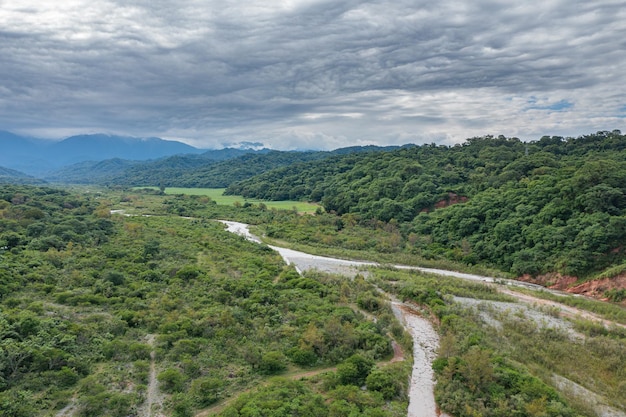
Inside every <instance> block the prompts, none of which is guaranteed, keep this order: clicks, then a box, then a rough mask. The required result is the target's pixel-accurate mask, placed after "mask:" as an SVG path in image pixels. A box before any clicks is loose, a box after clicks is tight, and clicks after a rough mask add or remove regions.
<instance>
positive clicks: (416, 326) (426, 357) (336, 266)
mask: <svg viewBox="0 0 626 417" xmlns="http://www.w3.org/2000/svg"><path fill="white" fill-rule="evenodd" d="M222 223H224V224H225V225H226V226H227V230H228V231H229V232H232V233H236V234H238V235H240V236H243V237H245V238H246V239H248V240H250V241H252V242H255V243H259V244H262V242H261V240H260V239H259V238H258V237H256V236H254V235H253V234H251V233H250V230H249V228H248V225H247V224H244V223H238V222H231V221H222ZM269 247H270V248H272V249H273V250H275V251H276V252H278V253H279V254H280V255H281V256H282V258H283V260H284V261H285V263H287V264H288V265H293V266H294V267H295V268H296V270H297V271H298V273H302V272H303V271H306V270H310V269H315V270H318V271H323V272H328V273H333V274H341V275H345V276H348V277H352V278H354V276H355V275H356V274H358V273H363V271H362V270H361V269H362V267H364V266H376V265H378V264H376V263H374V262H358V261H348V260H345V259H337V258H329V257H325V256H316V255H310V254H308V253H304V252H299V251H295V250H291V249H286V248H281V247H278V246H271V245H269ZM388 296H389V295H388ZM389 298H390V300H391V306H392V309H393V312H394V314H395V316H396V317H397V318H398V320H400V322H401V323H402V324H403V325H404V327H405V328H406V330H407V331H408V332H409V333H410V334H411V336H412V337H413V360H414V361H413V372H412V376H411V385H410V388H409V408H408V413H407V416H408V417H439V416H445V414H440V413H439V411H438V410H437V406H436V404H435V397H434V394H433V389H434V384H435V383H434V375H433V370H432V366H431V364H432V361H433V360H434V359H435V358H436V356H437V355H436V353H437V348H438V346H439V337H438V335H437V332H436V331H435V329H434V328H433V326H432V325H431V323H430V322H429V321H428V320H426V319H425V318H423V317H421V316H420V315H418V314H417V313H415V312H413V311H412V309H411V307H410V306H407V305H405V304H403V303H402V302H400V301H399V300H397V299H395V298H393V297H391V296H389Z"/></svg>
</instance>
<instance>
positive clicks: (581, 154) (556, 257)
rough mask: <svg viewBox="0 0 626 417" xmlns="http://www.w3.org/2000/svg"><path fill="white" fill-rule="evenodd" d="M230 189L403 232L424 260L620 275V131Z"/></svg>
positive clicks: (334, 166)
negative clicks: (317, 206) (311, 205)
mask: <svg viewBox="0 0 626 417" xmlns="http://www.w3.org/2000/svg"><path fill="white" fill-rule="evenodd" d="M227 192H229V193H232V194H242V195H244V196H246V197H256V198H266V199H283V198H287V197H288V198H291V199H307V200H312V201H319V202H321V203H322V204H323V206H324V207H325V209H326V210H327V211H330V212H335V213H337V214H338V215H342V216H344V218H348V219H349V221H351V222H353V221H355V220H356V221H360V222H362V223H365V222H368V221H370V220H371V219H376V220H379V221H383V222H391V223H394V224H400V225H401V229H402V231H403V233H404V236H405V238H407V239H409V240H412V242H413V243H412V245H413V246H414V250H415V251H417V252H419V253H420V254H421V255H423V256H441V255H443V256H446V257H449V258H453V259H456V260H460V261H463V262H467V263H481V264H490V265H493V266H495V267H497V268H499V269H502V270H505V271H510V272H512V273H514V274H516V275H523V274H531V275H539V274H544V273H548V272H559V273H561V274H566V275H576V276H585V275H589V274H591V273H593V272H597V271H600V270H603V269H605V268H607V267H609V266H612V265H617V266H616V268H617V270H618V271H621V269H623V270H626V264H625V265H623V268H622V267H621V266H620V265H621V264H622V262H624V260H625V259H626V258H625V252H624V242H626V195H625V193H626V136H624V135H622V134H621V132H620V131H612V132H608V131H604V132H598V133H596V134H591V135H585V136H581V137H578V138H562V137H547V136H546V137H542V138H541V139H539V140H537V141H533V142H529V143H524V142H521V141H520V140H519V139H516V138H506V137H503V136H499V137H492V136H487V137H480V138H472V139H468V140H467V141H466V142H465V143H463V144H461V145H455V146H451V147H448V146H438V145H423V146H417V147H412V148H403V149H398V150H394V151H389V152H382V153H370V154H351V155H345V156H335V157H333V158H329V159H325V160H321V161H315V162H309V163H302V164H298V165H294V166H289V167H283V168H280V169H277V170H272V171H268V172H266V173H264V174H262V175H259V176H256V177H253V178H250V179H247V180H245V181H241V182H239V183H237V184H234V185H231V186H230V187H229V188H228V190H227ZM457 203H462V204H457ZM620 268H621V269H620Z"/></svg>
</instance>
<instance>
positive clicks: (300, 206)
mask: <svg viewBox="0 0 626 417" xmlns="http://www.w3.org/2000/svg"><path fill="white" fill-rule="evenodd" d="M224 190H225V188H178V187H171V188H166V189H165V194H187V195H202V196H207V197H209V198H210V199H211V200H213V201H215V202H216V203H217V204H222V205H233V204H236V203H237V202H238V203H239V204H245V203H249V204H257V205H258V204H261V203H262V204H265V205H266V206H267V208H270V209H271V208H275V209H277V210H294V209H295V210H296V211H298V213H315V210H317V208H318V207H319V205H317V204H313V203H307V202H304V201H290V200H286V201H266V200H258V199H255V198H244V197H242V196H240V195H224Z"/></svg>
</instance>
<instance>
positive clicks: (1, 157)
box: [0, 131, 206, 176]
mask: <svg viewBox="0 0 626 417" xmlns="http://www.w3.org/2000/svg"><path fill="white" fill-rule="evenodd" d="M203 152H206V149H198V148H195V147H193V146H190V145H187V144H184V143H182V142H176V141H168V140H163V139H159V138H135V137H127V136H113V135H106V134H95V135H79V136H72V137H69V138H67V139H64V140H61V141H49V140H42V139H36V138H28V137H24V136H19V135H16V134H14V133H11V132H6V131H0V166H1V167H5V168H10V169H14V170H18V171H21V172H24V173H27V174H30V175H35V176H42V175H43V174H44V173H47V172H50V171H54V170H57V169H59V168H61V167H64V166H67V165H71V164H75V163H79V162H84V161H103V160H106V159H113V158H120V159H124V160H133V161H145V160H150V159H158V158H163V157H166V156H172V155H177V154H200V153H203Z"/></svg>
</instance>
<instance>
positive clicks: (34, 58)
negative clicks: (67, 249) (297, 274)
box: [0, 0, 626, 148]
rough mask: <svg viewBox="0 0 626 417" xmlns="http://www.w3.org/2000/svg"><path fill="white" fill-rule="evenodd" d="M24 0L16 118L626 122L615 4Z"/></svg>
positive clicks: (12, 108) (328, 127)
mask: <svg viewBox="0 0 626 417" xmlns="http://www.w3.org/2000/svg"><path fill="white" fill-rule="evenodd" d="M19 3H20V5H19V7H15V6H11V5H4V6H3V8H2V10H0V27H2V28H3V29H2V31H0V54H2V57H3V65H2V66H1V67H0V79H2V80H3V81H2V84H1V85H0V128H2V129H6V130H15V131H20V132H25V133H32V134H36V135H46V136H50V137H60V136H64V135H68V134H72V133H78V132H81V133H83V132H96V131H104V132H113V133H125V134H133V135H139V136H153V135H156V136H161V137H166V138H176V139H183V140H186V141H188V142H190V143H192V144H195V145H203V146H219V144H222V143H229V142H239V141H255V142H256V141H262V142H264V143H266V144H268V145H271V146H273V147H275V148H293V147H309V146H314V147H320V146H321V147H327V148H330V147H336V146H344V145H351V144H354V143H380V144H386V143H404V142H418V143H422V142H432V141H437V142H443V143H453V142H459V141H462V140H463V139H465V138H467V137H471V136H475V135H482V134H489V133H493V134H501V133H502V134H506V135H516V136H519V137H522V138H528V139H535V138H537V137H538V136H541V135H543V134H562V135H570V134H571V135H577V134H582V133H588V132H591V131H595V130H599V129H603V130H604V129H614V128H621V126H620V124H623V107H624V99H623V97H622V90H623V85H626V79H625V78H626V75H624V74H625V73H624V71H623V68H624V64H625V63H626V41H625V39H626V25H624V23H623V22H624V21H626V10H625V8H624V7H623V3H622V2H621V1H612V0H600V1H596V2H582V1H578V2H577V1H562V0H542V1H535V0H533V1H530V2H523V3H519V4H517V5H511V4H510V2H505V1H500V0H478V1H474V2H459V1H450V0H441V1H439V2H431V1H419V0H417V1H409V0H394V1H391V0H378V1H376V0H372V1H365V0H363V1H355V0H351V1H344V2H337V1H327V0H285V1H281V2H261V1H256V0H251V1H248V2H243V3H242V2H234V1H219V2H217V1H191V0H190V1H179V2H174V1H165V0H155V1H142V0H135V1H124V2H122V1H121V0H109V1H91V2H87V1H85V0H66V1H64V2H62V3H60V4H50V5H46V4H45V3H46V2H43V3H44V4H42V2H38V1H35V0H22V1H20V2H19ZM620 115H621V116H620Z"/></svg>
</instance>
